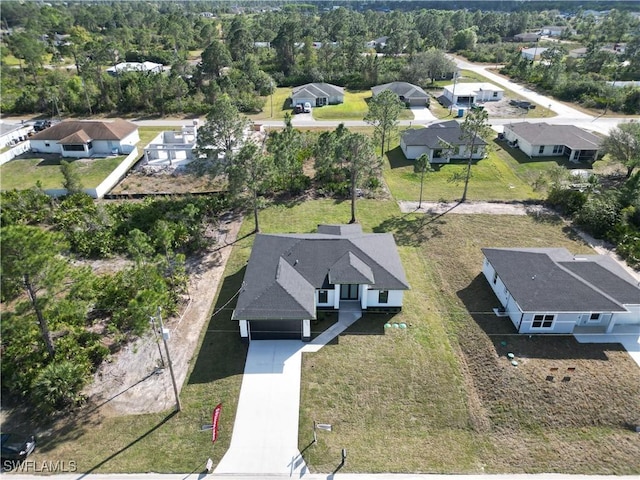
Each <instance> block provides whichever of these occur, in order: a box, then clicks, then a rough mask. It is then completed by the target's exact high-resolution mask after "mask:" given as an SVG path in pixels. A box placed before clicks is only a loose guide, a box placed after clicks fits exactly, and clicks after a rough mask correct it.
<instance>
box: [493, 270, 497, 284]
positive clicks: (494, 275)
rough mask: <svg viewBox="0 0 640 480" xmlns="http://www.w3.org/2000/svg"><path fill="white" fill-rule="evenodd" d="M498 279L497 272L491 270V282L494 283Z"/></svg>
mask: <svg viewBox="0 0 640 480" xmlns="http://www.w3.org/2000/svg"><path fill="white" fill-rule="evenodd" d="M497 281H498V272H495V271H494V272H493V283H494V284H495V283H496V282H497Z"/></svg>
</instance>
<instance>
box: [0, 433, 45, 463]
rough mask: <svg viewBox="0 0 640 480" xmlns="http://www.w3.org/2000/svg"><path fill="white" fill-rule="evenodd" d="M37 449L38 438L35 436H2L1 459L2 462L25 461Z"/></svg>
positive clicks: (7, 434)
mask: <svg viewBox="0 0 640 480" xmlns="http://www.w3.org/2000/svg"><path fill="white" fill-rule="evenodd" d="M35 448H36V438H35V437H34V436H33V435H28V436H24V435H19V434H16V433H2V434H0V449H1V453H0V457H1V458H2V460H3V461H4V460H24V459H25V458H27V457H28V456H29V455H31V453H33V451H34V450H35Z"/></svg>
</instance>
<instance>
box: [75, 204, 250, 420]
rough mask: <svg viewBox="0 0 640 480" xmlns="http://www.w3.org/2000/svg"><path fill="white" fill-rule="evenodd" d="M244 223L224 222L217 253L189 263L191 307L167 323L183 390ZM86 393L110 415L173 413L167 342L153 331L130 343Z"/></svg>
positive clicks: (226, 219) (232, 219) (233, 219)
mask: <svg viewBox="0 0 640 480" xmlns="http://www.w3.org/2000/svg"><path fill="white" fill-rule="evenodd" d="M241 223H242V220H241V218H240V217H233V216H228V217H224V218H221V219H220V225H219V229H218V231H217V234H216V236H217V238H216V240H217V241H216V243H215V244H214V245H213V246H212V249H211V251H209V252H207V253H206V254H205V255H203V256H202V257H201V258H198V259H195V260H191V261H190V262H189V264H188V271H189V275H190V281H189V297H190V299H189V300H188V303H187V304H186V306H185V308H184V309H183V311H182V312H181V315H180V316H179V317H177V318H165V319H163V320H164V325H165V328H167V329H169V331H170V332H171V333H170V339H169V341H168V344H169V352H170V356H171V361H172V364H173V370H174V373H175V376H176V380H177V384H178V386H179V388H180V387H181V386H182V384H183V383H184V381H185V379H186V377H187V372H188V370H189V365H190V362H191V359H192V358H193V356H194V354H195V351H196V348H197V346H198V339H199V338H200V333H201V331H202V328H203V326H204V324H205V323H206V321H207V320H208V319H209V315H210V312H211V307H212V304H213V300H214V297H215V294H216V292H217V290H218V284H219V282H220V280H221V279H222V278H223V275H224V268H225V265H226V263H227V260H228V258H229V255H230V253H231V248H232V247H231V244H232V243H233V242H234V241H235V239H236V236H237V234H238V230H239V229H240V225H241ZM161 358H162V359H161ZM163 361H164V365H165V366H164V368H163V367H162V365H163ZM86 394H87V395H88V396H89V399H90V401H91V402H92V403H94V404H95V405H97V406H99V407H100V409H101V413H102V414H104V415H126V414H142V413H151V412H159V411H163V410H167V409H169V408H171V407H172V406H173V405H175V396H174V391H173V386H172V382H171V375H170V372H169V368H168V362H167V356H166V352H165V349H164V345H163V342H162V340H161V338H160V337H159V336H157V335H156V334H155V333H154V332H149V333H148V334H147V335H145V336H144V337H142V338H139V339H138V340H136V341H135V342H132V343H130V344H128V345H127V346H126V347H125V348H123V349H122V350H121V351H120V352H118V353H117V354H116V355H114V356H113V357H112V358H111V361H110V362H105V363H104V364H103V365H102V366H101V367H100V368H99V369H98V371H97V372H96V374H95V377H94V382H93V383H92V384H91V385H90V386H89V387H88V388H87V389H86Z"/></svg>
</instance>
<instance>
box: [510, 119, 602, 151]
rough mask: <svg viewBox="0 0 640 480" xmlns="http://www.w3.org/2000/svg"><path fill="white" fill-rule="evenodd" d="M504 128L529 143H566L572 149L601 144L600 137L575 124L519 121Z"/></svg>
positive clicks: (596, 147) (595, 147) (593, 147)
mask: <svg viewBox="0 0 640 480" xmlns="http://www.w3.org/2000/svg"><path fill="white" fill-rule="evenodd" d="M505 128H508V129H510V130H512V131H513V132H514V133H515V134H516V135H518V136H519V137H520V138H522V139H524V140H526V141H527V142H528V143H530V144H531V145H566V146H567V147H569V148H571V149H574V150H575V149H578V150H583V149H586V150H597V149H599V148H600V146H601V145H602V138H600V137H599V136H597V135H595V134H593V133H591V132H588V131H586V130H583V129H581V128H578V127H576V126H575V125H549V124H548V123H544V122H542V123H529V122H519V123H511V124H509V125H505Z"/></svg>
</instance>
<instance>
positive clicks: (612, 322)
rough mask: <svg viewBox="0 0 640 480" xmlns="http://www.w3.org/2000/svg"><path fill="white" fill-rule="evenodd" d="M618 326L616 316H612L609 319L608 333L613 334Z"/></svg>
mask: <svg viewBox="0 0 640 480" xmlns="http://www.w3.org/2000/svg"><path fill="white" fill-rule="evenodd" d="M615 325H616V316H615V315H614V314H611V318H610V319H609V325H608V326H607V333H611V332H613V327H615Z"/></svg>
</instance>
